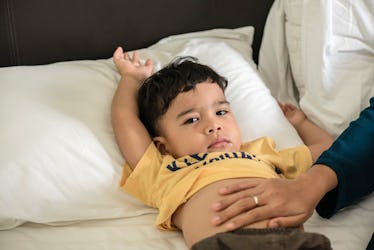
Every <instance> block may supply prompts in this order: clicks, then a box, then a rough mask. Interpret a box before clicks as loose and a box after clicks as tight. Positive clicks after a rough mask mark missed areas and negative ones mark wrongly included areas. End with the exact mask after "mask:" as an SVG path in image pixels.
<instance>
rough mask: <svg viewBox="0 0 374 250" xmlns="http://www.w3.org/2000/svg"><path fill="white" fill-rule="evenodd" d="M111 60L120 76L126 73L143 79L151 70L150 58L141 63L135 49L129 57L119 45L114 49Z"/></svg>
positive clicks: (139, 79) (140, 79)
mask: <svg viewBox="0 0 374 250" xmlns="http://www.w3.org/2000/svg"><path fill="white" fill-rule="evenodd" d="M113 61H114V64H115V65H116V67H117V69H118V71H119V73H120V74H121V76H122V77H123V76H125V75H126V76H129V77H133V78H134V79H136V80H137V81H143V80H145V79H146V78H148V77H149V76H150V75H151V74H152V71H153V64H152V61H151V60H150V59H147V60H146V62H145V64H141V62H140V60H139V53H138V52H137V51H135V52H134V53H133V56H132V58H131V57H130V55H129V53H128V52H123V49H122V48H121V47H118V48H117V49H116V50H115V51H114V54H113Z"/></svg>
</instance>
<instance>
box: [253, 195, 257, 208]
mask: <svg viewBox="0 0 374 250" xmlns="http://www.w3.org/2000/svg"><path fill="white" fill-rule="evenodd" d="M252 199H253V202H254V203H255V206H256V207H257V206H258V197H257V196H256V195H252Z"/></svg>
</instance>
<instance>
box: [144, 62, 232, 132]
mask: <svg viewBox="0 0 374 250" xmlns="http://www.w3.org/2000/svg"><path fill="white" fill-rule="evenodd" d="M206 81H209V82H211V83H212V84H213V83H214V84H218V86H219V87H220V88H221V89H222V90H223V91H224V90H225V89H226V86H227V80H226V78H224V77H222V76H220V75H219V74H218V73H217V72H215V71H214V70H213V69H212V68H210V67H209V66H206V65H202V64H200V63H198V62H197V59H196V58H194V57H178V58H176V59H174V60H173V61H172V62H171V63H170V64H168V65H167V66H165V67H164V68H162V69H161V70H159V71H158V72H156V73H154V74H153V75H151V76H150V77H149V78H147V79H146V80H145V81H144V83H143V85H142V86H141V87H140V89H139V92H138V108H139V114H140V120H141V121H142V123H143V124H144V126H145V127H146V129H147V130H148V132H149V134H150V135H151V137H155V136H157V135H158V132H157V128H156V123H157V121H158V119H159V118H160V117H161V116H162V115H163V114H165V113H166V111H167V110H168V108H169V106H170V104H171V102H172V101H173V100H174V98H175V97H176V96H177V95H178V94H179V93H181V92H187V91H189V90H191V89H194V88H195V86H196V84H199V83H202V82H206Z"/></svg>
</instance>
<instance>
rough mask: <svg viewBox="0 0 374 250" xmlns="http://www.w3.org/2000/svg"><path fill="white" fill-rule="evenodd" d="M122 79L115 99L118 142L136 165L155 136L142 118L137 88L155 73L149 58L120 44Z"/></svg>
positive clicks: (115, 58)
mask: <svg viewBox="0 0 374 250" xmlns="http://www.w3.org/2000/svg"><path fill="white" fill-rule="evenodd" d="M113 61H114V64H115V65H116V67H117V69H118V71H119V73H120V74H121V79H120V81H119V84H118V87H117V90H116V92H115V94H114V97H113V100H112V111H111V112H112V113H111V115H112V126H113V129H114V134H115V137H116V140H117V144H118V146H119V149H120V151H121V153H122V154H123V156H124V158H125V160H126V162H127V163H128V164H129V165H130V167H131V168H135V166H136V164H137V163H138V162H139V160H140V158H141V157H142V155H143V154H144V152H145V151H146V149H147V147H148V146H149V144H150V143H151V142H152V139H151V137H150V135H149V133H148V131H147V130H146V128H145V127H144V125H143V123H142V122H141V121H140V119H139V111H138V106H137V95H138V90H139V88H140V86H141V84H142V83H143V81H144V80H145V79H146V78H147V77H148V76H150V75H151V74H152V70H153V65H152V62H151V61H150V60H149V59H148V60H147V61H146V62H145V64H142V63H141V62H140V60H139V55H138V52H134V53H133V56H132V57H131V56H130V55H129V54H128V53H127V52H125V53H124V52H123V50H122V48H121V47H119V48H117V50H116V51H115V52H114V54H113Z"/></svg>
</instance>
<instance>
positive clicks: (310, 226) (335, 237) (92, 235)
mask: <svg viewBox="0 0 374 250" xmlns="http://www.w3.org/2000/svg"><path fill="white" fill-rule="evenodd" d="M370 199H371V200H373V199H374V195H372V196H371V197H370ZM370 199H366V200H364V201H362V202H360V203H357V204H355V205H353V206H350V207H349V208H347V209H346V210H345V211H341V212H340V213H339V214H338V215H336V216H335V217H334V218H332V219H330V220H326V219H322V218H321V217H319V216H318V215H317V214H313V216H312V217H311V218H310V219H309V220H308V221H307V222H306V223H305V225H304V226H305V230H306V231H308V232H319V233H322V234H324V235H326V236H327V237H328V238H329V239H330V241H331V244H332V247H333V249H335V250H360V249H366V246H367V244H368V242H369V239H370V237H371V233H372V230H370V228H372V225H373V223H374V218H373V216H371V215H372V211H373V209H374V207H373V206H372V203H370V201H369V200H370ZM155 218H156V214H145V215H141V216H137V217H132V218H120V219H110V220H91V221H84V222H80V223H74V224H71V225H64V226H46V225H43V224H36V223H25V224H23V225H22V226H19V227H17V228H14V229H12V230H7V231H2V232H0V249H1V250H5V249H6V250H9V249H12V250H65V249H79V250H95V249H110V250H120V249H126V250H138V249H142V250H148V249H149V250H175V249H178V250H187V247H186V245H185V243H184V241H183V237H182V235H181V233H180V232H169V231H161V230H158V229H156V228H155V226H154V220H155Z"/></svg>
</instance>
